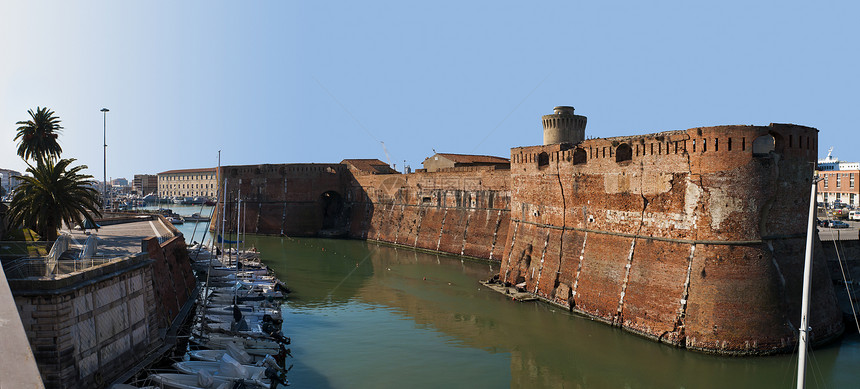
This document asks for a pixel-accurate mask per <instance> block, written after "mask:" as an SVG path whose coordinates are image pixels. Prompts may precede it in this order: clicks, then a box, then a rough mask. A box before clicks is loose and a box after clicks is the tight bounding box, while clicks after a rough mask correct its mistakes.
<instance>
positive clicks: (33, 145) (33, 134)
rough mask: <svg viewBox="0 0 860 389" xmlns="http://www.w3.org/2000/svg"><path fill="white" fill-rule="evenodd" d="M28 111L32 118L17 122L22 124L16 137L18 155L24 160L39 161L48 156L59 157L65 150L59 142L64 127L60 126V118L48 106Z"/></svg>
mask: <svg viewBox="0 0 860 389" xmlns="http://www.w3.org/2000/svg"><path fill="white" fill-rule="evenodd" d="M27 113H29V114H30V120H27V121H20V122H17V123H15V124H17V125H19V126H20V127H18V130H17V131H18V133H17V134H16V135H15V139H14V140H16V141H18V155H19V156H20V157H21V158H23V159H24V161H26V160H28V159H32V160H33V161H37V162H38V161H40V160H44V159H46V158H48V157H50V158H59V157H60V153H61V152H62V151H63V149H62V148H61V147H60V144H59V143H58V142H57V136H58V135H59V133H60V130H61V129H62V128H63V127H60V118H58V117H56V116H54V111H52V110H50V109H48V108H47V107H46V108H41V107H36V112H33V110H32V109H31V110H27Z"/></svg>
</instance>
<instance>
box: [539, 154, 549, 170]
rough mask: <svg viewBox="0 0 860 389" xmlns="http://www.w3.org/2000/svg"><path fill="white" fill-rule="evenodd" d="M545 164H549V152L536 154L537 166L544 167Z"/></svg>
mask: <svg viewBox="0 0 860 389" xmlns="http://www.w3.org/2000/svg"><path fill="white" fill-rule="evenodd" d="M547 165H549V154H547V153H546V152H542V153H540V154H538V167H544V166H547Z"/></svg>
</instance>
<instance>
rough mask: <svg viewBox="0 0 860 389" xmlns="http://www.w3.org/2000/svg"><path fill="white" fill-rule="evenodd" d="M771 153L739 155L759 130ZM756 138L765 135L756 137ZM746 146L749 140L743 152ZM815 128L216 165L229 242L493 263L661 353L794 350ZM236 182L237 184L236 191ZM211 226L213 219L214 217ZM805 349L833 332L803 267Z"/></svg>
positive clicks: (818, 269) (832, 305)
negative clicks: (388, 248)
mask: <svg viewBox="0 0 860 389" xmlns="http://www.w3.org/2000/svg"><path fill="white" fill-rule="evenodd" d="M762 136H765V137H768V136H769V137H773V138H769V139H771V142H770V146H771V148H773V149H774V152H772V153H771V152H768V151H766V150H765V151H764V152H762V153H754V149H756V150H757V151H760V150H758V149H759V148H760V147H761V146H762V145H761V144H759V143H758V142H757V141H756V140H757V139H760V137H762ZM762 139H767V138H762ZM754 143H755V145H754ZM817 146H818V145H817V130H816V129H814V128H809V127H803V126H795V125H780V124H773V125H770V126H764V127H762V126H720V127H706V128H694V129H689V130H685V131H672V132H663V133H657V134H650V135H643V136H634V137H616V138H607V139H591V140H584V141H582V142H581V143H578V144H576V145H572V144H556V145H546V146H534V147H521V148H514V149H512V150H511V170H495V169H492V168H452V169H447V170H445V171H441V172H434V173H426V172H423V173H412V174H405V175H402V174H369V173H362V172H360V171H355V170H351V169H349V168H347V167H346V166H345V165H341V164H288V165H259V166H257V165H254V166H228V167H224V168H222V170H221V174H222V176H223V177H225V178H226V179H227V203H226V204H227V205H226V212H227V213H226V215H227V223H226V224H227V231H228V232H230V231H235V226H236V222H235V220H236V214H235V209H236V205H237V202H236V198H237V195H238V189H239V188H241V193H242V196H241V197H242V204H243V205H242V209H243V214H244V215H245V216H244V217H243V218H242V220H241V223H242V225H243V226H244V229H245V231H247V232H249V233H258V234H272V235H278V234H283V235H294V236H349V237H352V238H359V239H371V240H377V241H383V242H389V243H393V244H398V245H405V246H410V247H415V248H419V249H427V250H435V251H440V252H445V253H451V254H457V255H468V256H472V257H477V258H485V259H489V260H494V261H500V262H501V271H500V276H501V278H502V279H503V280H505V281H508V282H510V283H514V284H519V283H525V286H526V288H527V290H528V291H529V292H532V293H534V294H535V295H537V296H539V297H541V298H543V299H545V300H547V301H549V302H552V303H554V304H558V305H561V306H564V307H567V308H569V309H571V310H574V311H577V312H580V313H583V314H586V315H589V316H592V317H594V318H597V319H599V320H603V321H606V322H608V323H611V324H613V325H617V326H620V327H622V328H624V329H626V330H629V331H632V332H635V333H638V334H641V335H644V336H646V337H650V338H654V339H657V340H659V341H663V342H666V343H670V344H674V345H678V346H683V347H687V348H691V349H698V350H703V351H709V352H717V353H725V354H762V353H772V352H782V351H789V350H790V349H791V348H792V347H793V344H795V343H796V334H797V326H798V323H797V318H798V317H799V303H800V301H799V300H800V294H801V293H800V290H801V277H802V274H803V270H802V268H803V253H804V246H805V239H804V237H805V233H806V221H805V220H806V217H805V215H806V214H807V209H808V208H807V207H808V205H809V204H808V198H809V190H810V187H811V177H812V169H813V166H814V161H815V158H816V152H817ZM240 181H241V183H240ZM215 220H218V219H215ZM813 278H814V280H815V281H814V283H813V295H812V305H813V306H815V307H818V309H820V310H822V314H820V315H815V316H814V317H813V318H812V323H811V326H812V327H813V328H816V331H815V332H814V333H813V334H812V335H811V338H812V339H813V341H814V342H818V343H820V342H823V341H825V340H827V339H830V338H833V337H834V336H837V335H838V334H840V333H841V332H842V330H843V328H842V322H841V319H840V316H839V312H838V309H837V307H836V302H835V297H834V294H833V290H832V285H831V284H830V283H829V277H828V274H827V270H826V266H825V265H824V261H823V258H821V257H820V256H819V255H817V256H816V258H815V266H814V274H813Z"/></svg>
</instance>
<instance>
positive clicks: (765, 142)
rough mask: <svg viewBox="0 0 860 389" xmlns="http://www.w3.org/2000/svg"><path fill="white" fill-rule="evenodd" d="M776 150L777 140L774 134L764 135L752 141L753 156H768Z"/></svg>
mask: <svg viewBox="0 0 860 389" xmlns="http://www.w3.org/2000/svg"><path fill="white" fill-rule="evenodd" d="M774 150H776V140H775V139H774V138H773V136H772V135H762V136H760V137H758V138H755V140H753V142H752V152H753V157H766V156H768V155H770V152H771V151H774Z"/></svg>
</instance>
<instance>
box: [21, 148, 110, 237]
mask: <svg viewBox="0 0 860 389" xmlns="http://www.w3.org/2000/svg"><path fill="white" fill-rule="evenodd" d="M74 161H75V160H74V159H61V160H59V161H56V163H55V162H54V160H53V159H51V158H48V159H47V160H45V161H38V162H37V164H36V166H35V167H33V166H32V165H29V164H28V165H29V167H28V168H27V172H29V173H30V174H32V175H33V176H32V177H30V176H23V177H20V178H19V179H20V180H21V181H22V182H21V183H20V184H19V185H18V187H17V189H16V191H15V195H14V196H13V197H12V202H11V203H10V205H9V213H8V217H9V223H10V225H12V226H17V225H23V226H25V227H28V228H31V229H33V230H35V231H37V232H38V233H39V234H40V235H41V236H42V238H43V239H45V240H48V241H51V240H56V239H57V230H59V229H60V228H61V227H62V226H63V223H65V224H66V225H68V226H73V225H76V224H83V223H84V220H86V221H89V222H90V223H92V224H95V221H94V220H93V216H92V215H96V216H101V212H100V211H99V198H100V197H99V192H98V190H96V189H95V181H93V180H92V178H93V177H92V176H90V175H86V174H79V172H80V171H81V170H83V169H86V168H87V166H86V165H80V166H75V167H72V168H69V165H70V164H71V163H72V162H74ZM67 169H68V170H67Z"/></svg>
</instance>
